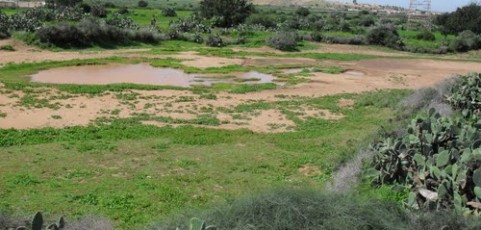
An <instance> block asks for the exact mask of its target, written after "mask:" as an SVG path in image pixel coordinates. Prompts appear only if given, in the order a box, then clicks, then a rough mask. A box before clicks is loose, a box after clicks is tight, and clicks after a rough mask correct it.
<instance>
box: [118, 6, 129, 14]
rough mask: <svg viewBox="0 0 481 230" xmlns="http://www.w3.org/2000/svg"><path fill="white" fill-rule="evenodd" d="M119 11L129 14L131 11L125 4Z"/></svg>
mask: <svg viewBox="0 0 481 230" xmlns="http://www.w3.org/2000/svg"><path fill="white" fill-rule="evenodd" d="M118 13H119V14H129V13H130V12H129V8H127V7H125V6H124V7H122V8H120V9H119V11H118Z"/></svg>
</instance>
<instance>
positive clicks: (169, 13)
mask: <svg viewBox="0 0 481 230" xmlns="http://www.w3.org/2000/svg"><path fill="white" fill-rule="evenodd" d="M162 16H164V17H177V13H176V12H175V9H174V8H172V7H164V8H162Z"/></svg>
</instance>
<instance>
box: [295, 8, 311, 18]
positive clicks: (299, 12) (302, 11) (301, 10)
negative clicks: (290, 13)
mask: <svg viewBox="0 0 481 230" xmlns="http://www.w3.org/2000/svg"><path fill="white" fill-rule="evenodd" d="M296 14H297V15H298V16H301V17H307V16H308V15H309V14H311V11H310V10H309V9H308V8H306V7H302V6H301V7H299V8H297V10H296Z"/></svg>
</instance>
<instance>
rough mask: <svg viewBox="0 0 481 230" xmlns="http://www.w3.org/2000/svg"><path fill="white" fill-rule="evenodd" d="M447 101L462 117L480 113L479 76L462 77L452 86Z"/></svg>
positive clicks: (480, 81)
mask: <svg viewBox="0 0 481 230" xmlns="http://www.w3.org/2000/svg"><path fill="white" fill-rule="evenodd" d="M447 101H448V102H449V103H450V104H451V105H452V106H453V107H454V108H455V109H458V110H462V111H463V114H464V115H470V114H471V113H473V112H474V113H477V114H480V112H481V74H479V73H473V74H469V75H466V76H462V77H461V78H460V79H459V80H458V81H457V82H456V84H454V86H453V88H452V90H451V94H450V95H449V97H448V98H447Z"/></svg>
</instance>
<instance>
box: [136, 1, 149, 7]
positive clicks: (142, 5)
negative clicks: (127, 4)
mask: <svg viewBox="0 0 481 230" xmlns="http://www.w3.org/2000/svg"><path fill="white" fill-rule="evenodd" d="M137 6H138V7H140V8H145V7H147V6H149V3H148V2H146V1H144V0H140V1H139V2H137Z"/></svg>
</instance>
